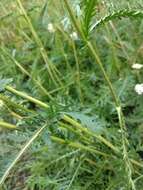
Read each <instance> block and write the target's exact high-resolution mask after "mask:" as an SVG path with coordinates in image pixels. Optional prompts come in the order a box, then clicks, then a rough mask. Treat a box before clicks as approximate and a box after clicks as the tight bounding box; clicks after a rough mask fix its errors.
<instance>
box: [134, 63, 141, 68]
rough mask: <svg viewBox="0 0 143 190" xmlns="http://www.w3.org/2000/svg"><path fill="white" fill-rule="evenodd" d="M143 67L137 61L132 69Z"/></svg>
mask: <svg viewBox="0 0 143 190" xmlns="http://www.w3.org/2000/svg"><path fill="white" fill-rule="evenodd" d="M142 67H143V65H141V64H139V63H135V64H133V65H132V69H141V68H142Z"/></svg>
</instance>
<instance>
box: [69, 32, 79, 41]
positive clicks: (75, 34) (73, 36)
mask: <svg viewBox="0 0 143 190" xmlns="http://www.w3.org/2000/svg"><path fill="white" fill-rule="evenodd" d="M70 37H71V38H72V39H73V40H74V41H75V40H78V35H77V33H76V32H73V33H71V34H70Z"/></svg>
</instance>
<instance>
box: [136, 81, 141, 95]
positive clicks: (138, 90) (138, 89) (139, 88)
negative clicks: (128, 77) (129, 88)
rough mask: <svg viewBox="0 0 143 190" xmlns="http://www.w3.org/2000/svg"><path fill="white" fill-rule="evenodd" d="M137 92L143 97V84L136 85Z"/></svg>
mask: <svg viewBox="0 0 143 190" xmlns="http://www.w3.org/2000/svg"><path fill="white" fill-rule="evenodd" d="M135 91H136V93H137V94H139V95H142V94H143V83H142V84H136V85H135Z"/></svg>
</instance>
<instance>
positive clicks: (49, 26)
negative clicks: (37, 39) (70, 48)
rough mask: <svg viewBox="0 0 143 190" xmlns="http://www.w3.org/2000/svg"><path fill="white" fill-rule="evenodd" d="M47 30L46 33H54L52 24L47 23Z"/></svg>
mask: <svg viewBox="0 0 143 190" xmlns="http://www.w3.org/2000/svg"><path fill="white" fill-rule="evenodd" d="M47 29H48V31H49V32H50V33H54V32H55V31H56V30H55V28H54V26H53V24H52V23H49V24H48V27H47Z"/></svg>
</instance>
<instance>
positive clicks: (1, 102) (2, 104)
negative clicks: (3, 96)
mask: <svg viewBox="0 0 143 190" xmlns="http://www.w3.org/2000/svg"><path fill="white" fill-rule="evenodd" d="M3 106H4V102H3V101H2V100H0V108H2V107H3Z"/></svg>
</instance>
